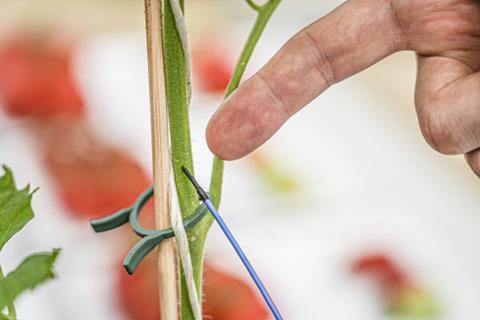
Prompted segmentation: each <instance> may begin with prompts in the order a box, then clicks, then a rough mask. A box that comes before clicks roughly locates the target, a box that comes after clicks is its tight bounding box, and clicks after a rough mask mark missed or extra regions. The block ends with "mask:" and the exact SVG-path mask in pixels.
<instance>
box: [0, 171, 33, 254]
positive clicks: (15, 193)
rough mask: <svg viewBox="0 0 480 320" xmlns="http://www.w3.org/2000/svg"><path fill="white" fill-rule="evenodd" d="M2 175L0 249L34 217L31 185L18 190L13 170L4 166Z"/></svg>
mask: <svg viewBox="0 0 480 320" xmlns="http://www.w3.org/2000/svg"><path fill="white" fill-rule="evenodd" d="M3 169H4V170H5V174H4V175H3V176H2V177H0V250H2V248H3V247H4V246H5V244H6V243H7V241H8V240H10V238H12V237H13V236H14V235H15V234H16V233H17V232H18V231H20V230H21V229H22V228H23V227H24V226H25V225H26V224H27V223H28V222H29V221H30V220H31V219H32V218H33V211H32V207H31V201H32V193H31V192H30V186H27V187H26V188H24V189H23V190H17V188H16V186H15V181H14V178H13V174H12V171H11V170H10V169H9V168H8V167H6V166H4V167H3Z"/></svg>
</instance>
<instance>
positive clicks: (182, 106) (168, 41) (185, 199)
mask: <svg viewBox="0 0 480 320" xmlns="http://www.w3.org/2000/svg"><path fill="white" fill-rule="evenodd" d="M279 3H280V0H269V1H267V2H266V3H265V4H263V5H256V4H254V3H253V2H252V1H249V2H248V4H249V5H250V6H251V7H252V8H254V10H255V11H257V12H258V16H257V19H256V21H255V24H254V26H253V28H252V30H251V32H250V34H249V36H248V39H247V42H246V44H245V47H244V49H243V51H242V53H241V55H240V58H239V61H238V63H237V65H236V67H235V71H234V73H233V76H232V79H231V80H230V83H229V86H228V88H227V91H226V94H225V97H228V96H229V95H230V94H231V93H232V92H233V91H234V90H235V89H236V88H238V86H239V84H240V81H241V79H242V76H243V74H244V72H245V68H246V66H247V63H248V61H249V60H250V57H251V56H252V53H253V50H254V48H255V46H256V44H257V43H258V40H259V39H260V36H261V34H262V33H263V30H264V29H265V27H266V25H267V23H268V21H269V19H270V17H271V15H272V13H273V12H274V10H275V9H276V7H277V6H278V4H279ZM180 4H181V6H182V8H183V5H184V3H183V0H180ZM252 4H253V6H252ZM163 46H164V67H165V82H166V84H165V86H166V96H167V104H168V114H169V123H170V144H171V152H172V164H173V172H174V177H175V186H176V190H177V195H178V201H179V204H180V209H181V211H182V216H183V217H184V218H185V217H187V216H189V215H190V214H192V213H193V212H194V211H195V209H196V207H197V206H198V198H197V194H196V192H195V189H194V188H193V186H192V185H191V184H190V182H189V181H188V180H187V179H186V178H185V177H184V175H183V173H182V170H181V166H182V165H184V166H186V167H187V168H188V169H189V170H191V171H192V172H193V157H192V148H191V140H190V125H189V116H188V79H187V75H188V73H187V70H186V65H185V59H183V58H179V57H184V52H183V48H182V43H181V39H180V36H179V34H178V31H177V29H176V24H175V18H174V15H173V13H172V8H171V6H170V3H169V1H168V0H166V1H165V10H164V29H163ZM222 177H223V161H221V160H220V159H218V158H215V159H214V163H213V172H212V178H211V184H210V193H211V196H212V200H213V202H214V204H215V206H217V207H218V205H219V203H220V197H221V187H222ZM212 221H213V218H212V217H211V216H206V217H205V218H204V219H203V220H202V221H201V222H200V223H199V224H198V225H197V226H196V227H195V228H193V229H192V230H190V231H189V232H188V237H189V244H190V254H191V257H192V265H193V271H194V280H195V284H196V286H197V290H198V294H199V296H200V297H201V296H202V295H201V292H202V275H203V256H204V247H205V239H206V235H207V232H208V229H209V228H210V226H211V224H212ZM181 307H182V319H183V320H192V319H194V316H193V313H192V308H191V305H190V301H189V298H188V291H187V286H186V282H185V277H184V275H183V273H182V274H181Z"/></svg>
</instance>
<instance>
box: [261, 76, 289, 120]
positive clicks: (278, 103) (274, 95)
mask: <svg viewBox="0 0 480 320" xmlns="http://www.w3.org/2000/svg"><path fill="white" fill-rule="evenodd" d="M256 77H257V79H258V80H259V81H260V82H261V83H262V84H263V85H264V87H265V88H266V89H267V92H268V93H269V95H270V97H271V99H272V102H273V104H272V105H271V106H272V107H275V110H277V111H278V110H279V111H281V112H282V114H283V117H284V120H287V119H288V118H290V116H291V112H290V110H289V108H288V105H287V104H286V103H285V101H284V100H283V99H282V97H281V95H280V94H279V93H278V92H276V90H275V89H274V87H273V86H272V85H271V84H270V82H269V81H268V78H266V77H265V76H264V75H263V73H262V70H260V72H258V73H257V74H256Z"/></svg>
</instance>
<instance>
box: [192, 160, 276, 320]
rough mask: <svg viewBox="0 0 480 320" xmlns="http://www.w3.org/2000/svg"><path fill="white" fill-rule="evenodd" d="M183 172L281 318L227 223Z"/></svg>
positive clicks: (271, 307) (270, 305)
mask: <svg viewBox="0 0 480 320" xmlns="http://www.w3.org/2000/svg"><path fill="white" fill-rule="evenodd" d="M182 170H183V172H184V173H185V175H186V176H187V177H188V179H189V180H190V181H191V182H192V184H193V185H194V187H195V189H196V190H197V193H198V195H199V197H200V200H202V201H203V202H204V203H205V205H206V206H207V208H208V210H209V211H210V212H211V213H212V215H213V217H214V218H215V220H216V221H217V223H218V225H219V226H220V228H221V229H222V231H223V233H225V236H226V237H227V239H228V241H230V243H231V244H232V246H233V248H234V249H235V251H236V252H237V254H238V256H239V258H240V260H242V262H243V265H244V266H245V268H247V271H248V273H249V274H250V276H251V277H252V279H253V281H254V282H255V284H256V285H257V288H258V290H259V291H260V293H261V294H262V296H263V299H264V300H265V302H266V303H267V305H268V307H269V308H270V310H271V311H272V314H273V316H274V317H275V319H276V320H282V316H281V315H280V312H279V311H278V309H277V307H276V306H275V303H274V302H273V300H272V298H271V297H270V294H269V293H268V291H267V289H266V288H265V286H264V285H263V283H262V280H260V277H259V276H258V274H257V273H256V272H255V269H254V268H253V266H252V264H251V263H250V261H249V260H248V258H247V256H246V255H245V253H244V252H243V250H242V248H241V247H240V245H239V244H238V242H237V240H235V237H234V236H233V234H232V232H231V231H230V229H229V228H228V226H227V224H226V223H225V221H224V220H223V218H222V216H221V215H220V213H218V211H217V209H215V206H214V205H213V203H212V200H210V197H209V196H208V194H207V193H206V192H205V191H204V190H203V189H202V187H200V185H199V184H198V182H197V181H196V180H195V178H194V177H193V176H192V175H191V174H190V172H189V171H188V170H187V168H185V167H182Z"/></svg>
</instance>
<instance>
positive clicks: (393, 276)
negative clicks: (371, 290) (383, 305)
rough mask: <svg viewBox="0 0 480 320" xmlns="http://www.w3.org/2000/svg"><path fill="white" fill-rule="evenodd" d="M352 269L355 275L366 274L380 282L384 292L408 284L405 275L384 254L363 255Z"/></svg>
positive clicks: (354, 263)
mask: <svg viewBox="0 0 480 320" xmlns="http://www.w3.org/2000/svg"><path fill="white" fill-rule="evenodd" d="M352 269H353V271H354V272H356V273H367V274H370V275H372V276H373V277H374V278H375V279H376V280H378V281H380V284H381V285H382V288H383V289H385V290H389V291H390V290H395V289H396V288H398V287H403V286H404V285H406V284H407V283H408V282H409V279H408V277H407V276H406V274H405V273H404V272H403V271H402V270H401V269H400V267H398V266H397V265H396V264H395V262H394V261H393V260H392V259H391V258H390V257H388V256H387V255H385V254H382V253H373V254H367V255H364V256H362V257H360V258H358V259H357V260H355V261H354V262H353V264H352Z"/></svg>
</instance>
